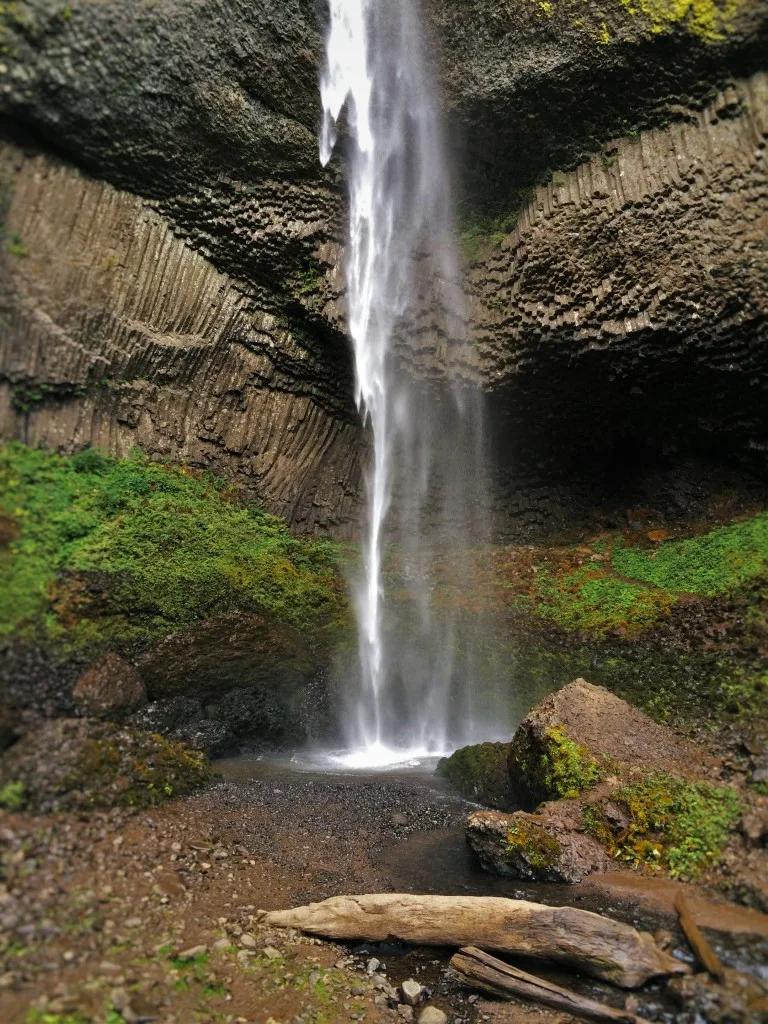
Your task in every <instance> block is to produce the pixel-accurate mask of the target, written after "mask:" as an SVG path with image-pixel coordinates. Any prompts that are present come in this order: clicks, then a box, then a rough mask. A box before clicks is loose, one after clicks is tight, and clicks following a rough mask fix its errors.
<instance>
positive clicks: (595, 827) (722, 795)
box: [583, 772, 741, 879]
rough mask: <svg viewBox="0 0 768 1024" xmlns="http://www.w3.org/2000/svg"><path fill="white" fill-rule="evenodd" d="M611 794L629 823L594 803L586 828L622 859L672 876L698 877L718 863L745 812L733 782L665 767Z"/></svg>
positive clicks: (585, 814)
mask: <svg viewBox="0 0 768 1024" xmlns="http://www.w3.org/2000/svg"><path fill="white" fill-rule="evenodd" d="M611 799H612V800H613V801H614V802H616V803H618V804H619V805H620V806H621V807H623V808H624V809H625V810H626V813H627V816H628V818H629V824H628V825H626V824H624V823H622V824H621V825H616V824H612V823H611V822H609V821H608V819H607V817H606V816H605V814H604V812H603V810H602V808H601V807H600V806H599V805H594V806H592V807H591V808H583V812H584V830H585V831H586V832H588V833H589V834H591V835H594V836H595V837H596V838H598V839H599V840H600V841H601V842H602V843H603V844H604V845H605V846H606V849H607V850H608V852H609V854H610V855H611V856H613V857H616V858H617V859H618V860H623V861H627V862H629V863H631V864H644V865H651V866H655V867H658V868H662V869H665V870H667V871H668V872H669V874H670V875H671V876H672V877H673V878H686V879H696V878H698V877H699V876H700V875H701V873H702V871H704V870H705V869H706V868H707V867H710V866H711V865H713V864H715V863H716V862H717V860H718V859H719V857H720V854H721V853H722V850H723V847H724V846H725V843H726V841H727V839H728V833H729V831H730V830H731V829H732V828H733V826H734V825H735V824H736V822H737V821H738V820H739V816H740V813H741V809H740V805H739V798H738V796H737V794H736V792H735V791H734V790H733V789H731V788H730V787H729V786H711V785H709V783H706V782H689V781H688V780H686V779H682V778H680V777H678V776H675V775H668V774H667V773H666V772H654V773H653V774H651V775H648V776H646V777H645V778H644V779H641V780H639V781H638V782H633V783H631V784H630V785H626V786H623V787H622V788H621V789H619V790H617V792H615V793H613V794H612V796H611Z"/></svg>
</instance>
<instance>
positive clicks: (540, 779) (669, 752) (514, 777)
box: [508, 679, 701, 810]
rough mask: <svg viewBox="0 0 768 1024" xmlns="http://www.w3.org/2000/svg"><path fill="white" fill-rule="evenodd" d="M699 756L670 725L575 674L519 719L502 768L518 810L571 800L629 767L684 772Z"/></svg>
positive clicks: (634, 769) (693, 764)
mask: <svg viewBox="0 0 768 1024" xmlns="http://www.w3.org/2000/svg"><path fill="white" fill-rule="evenodd" d="M700 761H701V755H700V754H699V753H698V752H697V751H695V750H694V749H693V748H692V747H691V746H690V744H688V743H686V742H685V741H684V740H682V739H680V738H679V737H678V736H677V735H676V734H675V733H674V732H673V731H672V730H671V729H669V728H667V727H666V726H663V725H659V724H658V723H657V722H654V721H652V720H651V719H650V718H648V716H647V715H644V714H643V713H642V711H638V709H637V708H634V707H632V705H631V704H628V703H627V702H626V701H624V700H621V698H619V697H617V696H615V694H612V693H611V692H610V691H609V690H606V689H605V688H604V687H602V686H592V685H591V684H590V683H588V682H586V680H584V679H576V680H574V681H573V682H572V683H569V684H568V685H567V686H564V687H563V688H562V689H561V690H558V691H557V692H556V693H553V694H551V695H550V696H548V697H546V698H545V699H544V700H543V701H541V702H540V703H539V704H537V705H536V707H535V708H533V709H532V710H531V711H530V712H529V713H528V714H527V715H526V716H525V718H524V719H523V721H522V722H521V723H520V726H519V727H518V729H517V731H516V733H515V735H514V737H513V739H512V743H511V745H510V749H509V758H508V767H509V774H510V779H511V784H512V789H513V791H514V794H515V796H516V798H517V799H518V801H519V804H520V806H521V807H523V808H524V809H526V810H533V809H534V808H535V807H536V806H538V804H540V803H541V802H542V801H545V800H557V799H562V798H574V797H578V796H579V795H580V794H583V793H585V792H588V791H589V790H591V789H592V788H593V787H594V786H595V785H597V784H598V783H599V782H600V781H601V780H603V779H606V778H609V777H613V778H618V777H623V776H627V775H628V774H630V773H631V772H633V771H653V770H663V771H671V772H675V771H677V770H680V769H682V770H683V772H684V773H685V772H689V771H690V770H691V767H692V766H696V765H697V764H699V763H700Z"/></svg>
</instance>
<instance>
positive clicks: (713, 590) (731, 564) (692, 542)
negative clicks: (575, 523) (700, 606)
mask: <svg viewBox="0 0 768 1024" xmlns="http://www.w3.org/2000/svg"><path fill="white" fill-rule="evenodd" d="M611 563H612V566H613V568H614V570H615V571H616V572H618V573H621V574H622V575H623V576H630V577H632V578H633V579H636V580H643V581H645V582H646V583H652V584H653V585H654V586H656V587H660V588H662V589H664V590H667V591H675V592H678V593H691V594H701V595H704V596H706V597H713V596H715V595H716V594H727V593H729V592H731V591H732V590H735V589H736V588H737V587H740V586H742V585H743V584H744V583H746V582H747V581H748V580H750V579H752V578H754V577H757V576H760V575H762V574H765V573H766V572H768V515H767V514H765V513H760V514H759V515H756V516H753V517H752V518H751V519H745V520H743V521H741V522H737V523H731V524H730V525H729V526H722V527H719V528H718V529H715V530H712V531H710V532H709V533H705V534H703V535H702V536H700V537H691V538H689V539H688V540H681V541H676V540H668V541H665V542H664V543H662V544H660V545H658V547H656V548H655V549H654V550H652V551H649V550H647V549H646V548H636V547H626V546H624V545H616V546H615V547H614V549H613V552H612V555H611Z"/></svg>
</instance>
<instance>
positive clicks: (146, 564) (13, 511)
mask: <svg viewBox="0 0 768 1024" xmlns="http://www.w3.org/2000/svg"><path fill="white" fill-rule="evenodd" d="M338 553H339V552H338V550H337V548H336V547H334V545H332V544H331V543H328V542H322V541H319V542H318V541H315V542H311V541H303V540H297V539H296V538H294V537H292V536H291V534H290V533H289V531H288V528H287V526H286V524H285V522H284V521H283V520H281V519H278V518H276V517H275V516H271V515H268V514H267V513H265V512H263V511H261V510H260V509H258V508H255V507H253V506H251V505H247V504H245V503H243V502H242V501H241V500H239V498H238V495H237V494H236V493H235V492H234V491H232V490H231V489H228V486H227V484H226V483H225V481H223V480H220V479H217V478H215V477H213V476H211V475H209V474H207V473H200V472H197V471H193V470H190V469H188V468H185V467H180V466H172V465H168V464H164V463H156V462H149V461H148V460H147V459H146V458H145V457H144V456H143V455H142V453H141V452H139V451H135V452H133V453H132V454H131V455H130V457H128V458H126V459H112V458H108V457H106V456H103V455H101V454H100V453H99V452H96V451H94V450H86V451H83V452H80V453H79V454H77V455H74V456H61V455H57V454H55V453H51V452H44V451H40V450H36V449H32V448H27V447H25V446H23V445H19V444H8V445H6V446H4V447H3V448H2V449H0V635H9V634H11V633H22V634H23V633H24V632H28V633H32V632H39V631H40V630H41V629H42V630H43V631H44V632H45V633H47V635H48V636H49V637H50V638H51V639H59V640H63V641H66V642H67V643H69V644H72V645H75V646H77V645H79V644H85V643H88V642H90V641H93V642H96V643H99V642H102V641H114V640H125V641H139V642H148V641H153V640H155V639H157V638H160V637H162V636H165V635H166V634H168V633H169V632H172V631H174V630H175V629H177V628H179V627H182V626H184V625H186V624H189V623H192V622H194V621H196V620H198V619H203V618H207V617H211V616H214V615H218V614H223V613H226V612H229V611H233V610H243V611H250V610H253V611H257V612H263V613H266V614H268V615H271V616H272V617H274V619H275V620H277V621H280V622H284V623H287V624H290V625H292V626H295V627H299V628H301V629H302V630H303V631H304V632H305V634H306V635H307V637H308V639H309V640H310V641H311V642H315V643H324V642H326V641H328V642H330V641H331V640H332V639H333V638H334V637H335V636H336V634H337V633H338V632H339V631H340V630H344V629H346V628H347V626H348V605H347V598H346V587H345V584H344V581H343V579H342V576H341V573H340V570H339V563H338V558H337V556H338Z"/></svg>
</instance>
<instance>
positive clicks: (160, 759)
mask: <svg viewBox="0 0 768 1024" xmlns="http://www.w3.org/2000/svg"><path fill="white" fill-rule="evenodd" d="M216 778H218V776H217V773H216V772H215V771H214V770H213V769H212V768H211V766H210V764H209V763H208V759H207V758H206V757H205V755H204V754H201V753H200V752H199V751H196V750H191V749H190V748H189V747H187V746H186V745H185V744H183V743H176V742H172V741H169V740H166V739H163V737H161V736H158V735H156V734H153V733H149V732H143V731H141V730H138V729H131V728H128V727H126V726H118V725H115V724H114V723H110V722H99V721H95V720H93V719H66V718H62V719H57V720H54V721H48V722H46V723H44V724H43V725H42V726H41V727H39V728H38V729H36V730H35V731H34V732H32V733H28V734H27V735H26V736H24V737H23V738H22V739H21V740H20V741H19V742H18V743H17V744H15V746H13V747H12V748H11V749H10V750H8V751H7V752H6V753H5V754H4V755H3V757H2V758H1V759H0V788H4V787H12V791H13V793H15V794H16V796H17V797H18V799H17V800H16V805H17V806H21V805H23V806H26V807H28V808H29V809H31V810H35V811H38V812H44V813H45V812H50V811H60V810H75V809H76V810H90V809H93V808H99V807H115V806H122V807H148V806H151V805H153V804H157V803H160V802H161V801H163V800H167V799H169V798H170V797H174V796H183V795H184V794H186V793H191V792H193V791H194V790H196V789H200V788H201V787H203V786H205V785H207V784H209V783H210V782H212V781H214V780H215V779H216Z"/></svg>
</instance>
